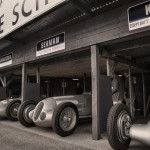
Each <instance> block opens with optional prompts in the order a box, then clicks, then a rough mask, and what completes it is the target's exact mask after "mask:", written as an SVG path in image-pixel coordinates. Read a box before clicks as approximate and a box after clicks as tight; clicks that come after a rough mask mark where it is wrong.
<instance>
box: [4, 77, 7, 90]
mask: <svg viewBox="0 0 150 150" xmlns="http://www.w3.org/2000/svg"><path fill="white" fill-rule="evenodd" d="M6 84H7V81H6V75H4V87H6Z"/></svg>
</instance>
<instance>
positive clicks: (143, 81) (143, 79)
mask: <svg viewBox="0 0 150 150" xmlns="http://www.w3.org/2000/svg"><path fill="white" fill-rule="evenodd" d="M142 85H143V109H144V117H146V103H145V78H144V70H142Z"/></svg>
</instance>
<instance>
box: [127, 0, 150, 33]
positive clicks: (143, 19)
mask: <svg viewBox="0 0 150 150" xmlns="http://www.w3.org/2000/svg"><path fill="white" fill-rule="evenodd" d="M128 22H129V30H130V31H131V30H135V29H139V28H143V27H146V26H149V25H150V1H146V2H144V3H141V4H138V5H136V6H133V7H130V8H129V9H128Z"/></svg>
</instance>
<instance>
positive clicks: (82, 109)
mask: <svg viewBox="0 0 150 150" xmlns="http://www.w3.org/2000/svg"><path fill="white" fill-rule="evenodd" d="M66 102H71V103H73V104H75V105H76V106H77V109H78V112H79V118H80V119H83V118H89V117H91V114H92V107H91V106H92V99H91V94H90V93H85V94H83V95H70V96H58V97H49V98H46V99H44V100H42V101H41V102H39V103H38V104H37V106H36V107H35V109H34V110H32V111H31V112H30V114H29V116H30V118H31V119H32V120H33V122H34V123H35V124H36V125H38V126H41V127H51V126H52V116H53V113H54V110H55V109H56V107H57V106H58V105H59V104H61V103H66Z"/></svg>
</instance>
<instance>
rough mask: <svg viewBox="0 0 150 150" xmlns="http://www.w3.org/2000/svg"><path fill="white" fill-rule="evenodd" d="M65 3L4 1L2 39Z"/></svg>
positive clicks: (0, 16)
mask: <svg viewBox="0 0 150 150" xmlns="http://www.w3.org/2000/svg"><path fill="white" fill-rule="evenodd" d="M63 2H65V0H5V1H4V0H3V2H2V3H1V5H0V39H1V38H3V37H4V36H6V35H7V34H9V33H11V32H12V31H14V30H16V29H17V28H19V27H21V26H23V25H24V24H26V23H28V22H30V21H31V20H33V19H35V18H37V17H38V16H40V15H42V14H43V13H45V12H47V11H49V10H51V9H53V8H56V7H57V6H58V5H60V4H61V3H63Z"/></svg>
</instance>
